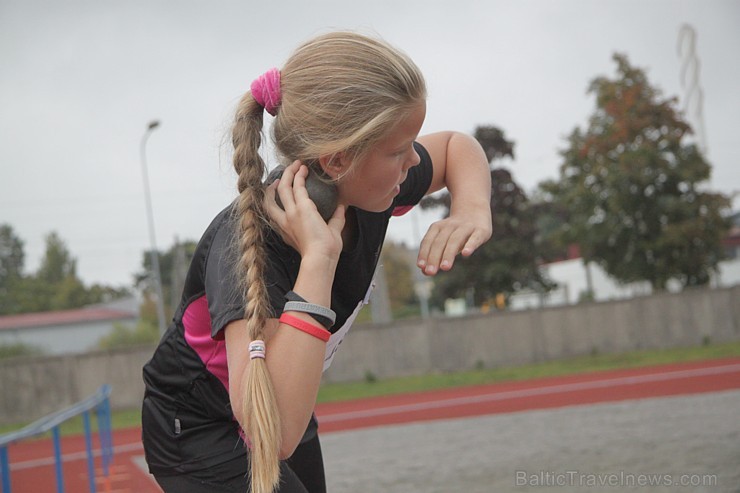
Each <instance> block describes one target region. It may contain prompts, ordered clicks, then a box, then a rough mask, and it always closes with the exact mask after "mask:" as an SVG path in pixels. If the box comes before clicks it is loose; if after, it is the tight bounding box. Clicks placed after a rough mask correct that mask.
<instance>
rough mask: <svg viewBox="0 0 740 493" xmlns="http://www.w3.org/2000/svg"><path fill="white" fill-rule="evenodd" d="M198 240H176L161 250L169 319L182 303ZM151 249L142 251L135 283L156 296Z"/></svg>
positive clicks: (166, 316) (148, 293)
mask: <svg viewBox="0 0 740 493" xmlns="http://www.w3.org/2000/svg"><path fill="white" fill-rule="evenodd" d="M197 245H198V244H197V242H195V241H192V240H186V241H177V240H176V241H175V243H174V244H173V245H172V246H171V247H170V248H169V249H168V250H167V251H165V252H159V268H160V277H161V280H162V295H163V296H164V304H165V318H167V319H168V320H169V318H171V316H172V314H173V313H174V312H175V309H176V308H177V305H178V304H179V303H180V296H181V295H182V286H183V283H184V282H185V274H186V273H187V269H188V266H189V265H190V261H191V260H192V258H193V254H194V253H195V248H196V246H197ZM151 260H152V259H151V254H150V250H147V251H145V252H143V253H142V258H141V271H140V272H137V273H136V274H135V275H134V284H135V286H136V287H137V288H139V289H141V290H142V291H143V292H144V294H145V295H146V296H155V294H154V293H155V292H156V291H155V289H154V286H153V280H152V278H151V275H150V272H151Z"/></svg>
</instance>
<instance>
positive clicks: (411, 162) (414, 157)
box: [404, 146, 421, 170]
mask: <svg viewBox="0 0 740 493" xmlns="http://www.w3.org/2000/svg"><path fill="white" fill-rule="evenodd" d="M420 162H421V157H420V156H419V153H418V152H416V149H415V148H414V146H411V155H410V156H409V159H408V160H407V161H406V165H405V166H404V170H408V169H410V168H413V167H414V166H416V165H417V164H419V163H420Z"/></svg>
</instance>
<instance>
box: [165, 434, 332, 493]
mask: <svg viewBox="0 0 740 493" xmlns="http://www.w3.org/2000/svg"><path fill="white" fill-rule="evenodd" d="M232 462H233V461H232ZM154 477H155V478H156V479H157V482H158V483H159V485H160V486H161V487H162V489H163V490H164V491H165V493H245V492H246V491H248V490H249V477H248V476H247V474H246V457H244V458H243V459H240V460H239V462H238V463H233V464H231V463H225V464H221V465H219V466H216V467H211V468H209V469H207V470H202V471H196V472H193V473H190V474H178V475H174V476H170V475H162V474H155V475H154ZM277 493H326V481H325V479H324V459H323V457H322V455H321V444H320V443H319V437H318V435H316V436H314V437H313V438H312V439H311V440H308V441H306V442H304V443H301V444H300V445H298V447H297V448H296V450H295V453H293V455H292V456H291V457H290V459H288V460H284V461H282V462H280V487H279V488H278V490H277Z"/></svg>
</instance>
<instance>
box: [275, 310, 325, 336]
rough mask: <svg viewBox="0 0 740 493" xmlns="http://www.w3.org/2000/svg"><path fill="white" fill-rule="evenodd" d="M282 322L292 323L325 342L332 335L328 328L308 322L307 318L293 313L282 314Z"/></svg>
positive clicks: (291, 324) (292, 325)
mask: <svg viewBox="0 0 740 493" xmlns="http://www.w3.org/2000/svg"><path fill="white" fill-rule="evenodd" d="M280 322H282V323H284V324H287V325H290V326H291V327H293V328H294V329H298V330H301V331H303V332H305V333H306V334H309V335H312V336H314V337H316V338H317V339H321V340H322V341H324V342H326V341H328V340H329V338H330V337H331V333H330V332H329V331H328V330H326V329H323V328H321V327H319V326H317V325H314V324H311V323H309V322H306V321H305V320H301V319H300V318H297V317H294V316H293V315H288V314H287V313H283V314H282V315H280Z"/></svg>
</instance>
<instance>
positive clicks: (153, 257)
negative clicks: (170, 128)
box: [141, 120, 167, 334]
mask: <svg viewBox="0 0 740 493" xmlns="http://www.w3.org/2000/svg"><path fill="white" fill-rule="evenodd" d="M158 126H159V120H152V121H151V122H149V126H148V127H147V129H146V132H144V136H143V137H142V139H141V174H142V176H143V178H144V200H145V202H146V214H147V220H148V223H149V242H150V243H151V251H150V252H149V255H150V263H151V271H152V272H151V275H152V277H153V278H154V288H155V289H156V290H157V293H156V294H157V318H158V320H159V333H160V334H164V332H165V330H167V322H165V317H164V296H163V295H162V276H161V275H160V272H159V252H158V251H157V239H156V235H155V234H154V213H153V212H152V197H151V192H150V191H149V171H148V170H147V166H146V142H147V140H148V139H149V135H150V134H151V133H152V131H153V130H154V129H155V128H157V127H158Z"/></svg>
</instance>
